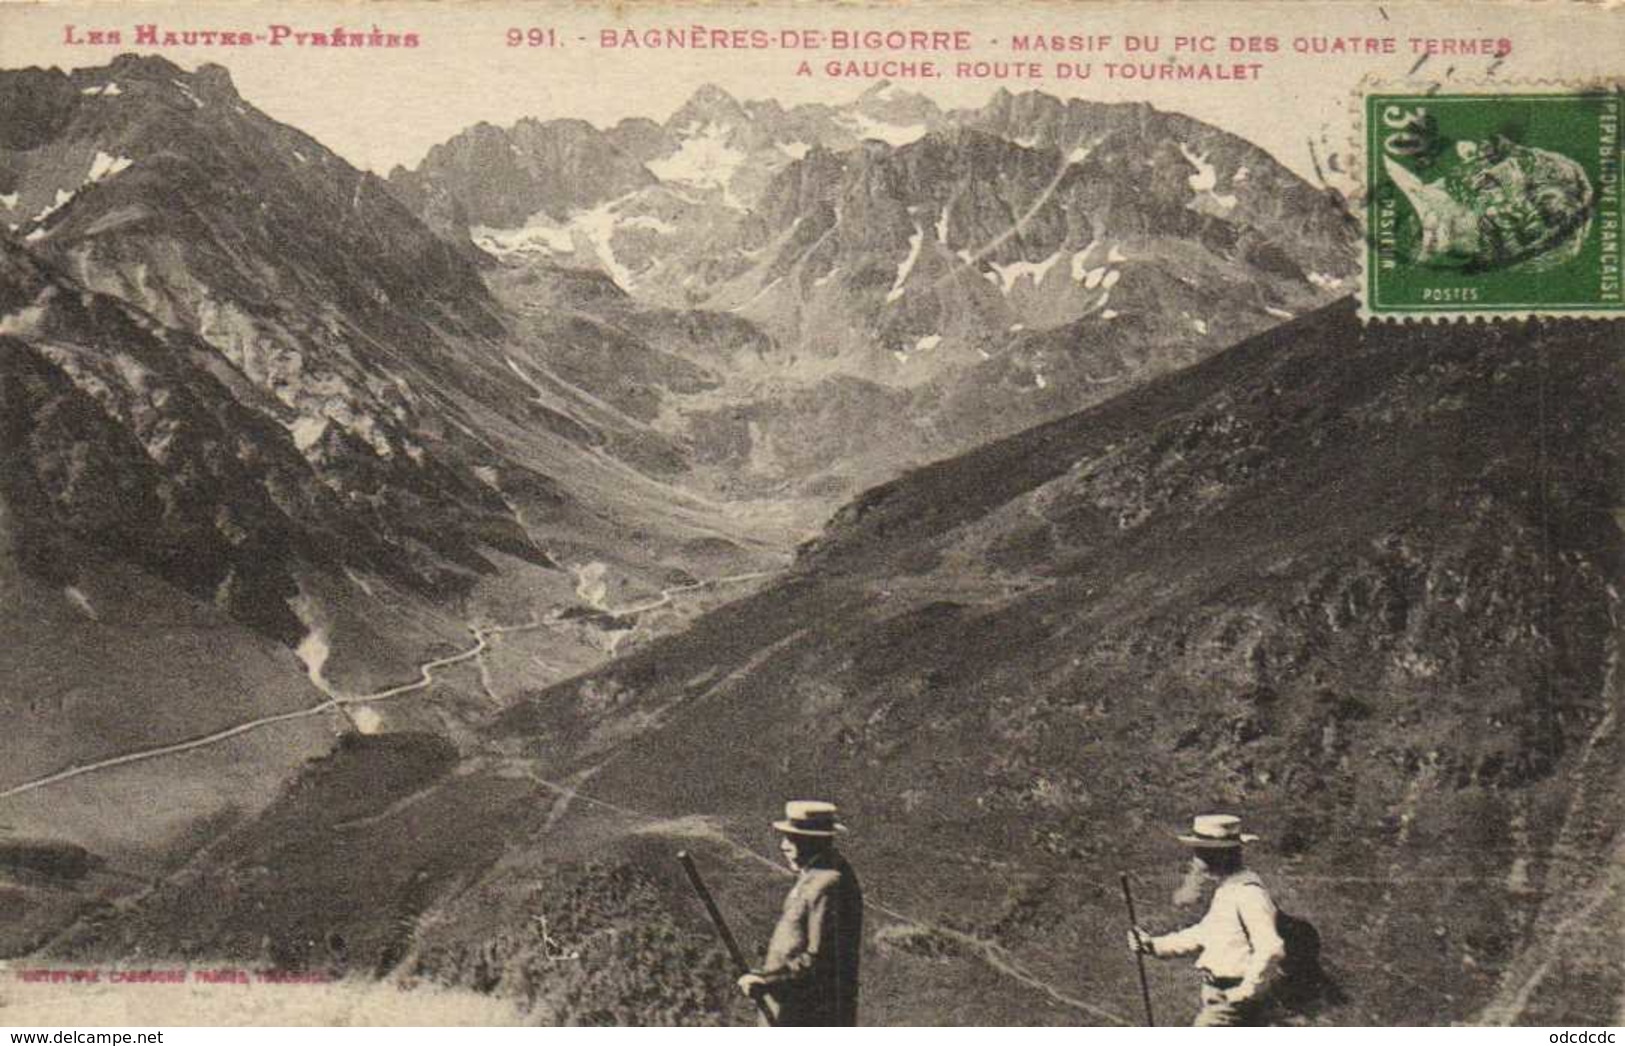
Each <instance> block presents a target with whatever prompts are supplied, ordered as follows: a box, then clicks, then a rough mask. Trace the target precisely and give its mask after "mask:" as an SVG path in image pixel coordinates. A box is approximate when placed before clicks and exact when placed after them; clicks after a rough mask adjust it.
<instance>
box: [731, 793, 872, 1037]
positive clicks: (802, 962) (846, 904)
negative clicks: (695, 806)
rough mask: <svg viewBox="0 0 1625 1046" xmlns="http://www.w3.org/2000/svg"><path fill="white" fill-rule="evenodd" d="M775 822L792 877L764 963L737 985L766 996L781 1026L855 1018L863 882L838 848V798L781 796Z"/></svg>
mask: <svg viewBox="0 0 1625 1046" xmlns="http://www.w3.org/2000/svg"><path fill="white" fill-rule="evenodd" d="M773 827H774V828H776V829H777V830H778V831H779V833H780V835H781V838H780V840H779V851H780V852H781V853H783V854H784V859H785V861H786V863H788V864H789V865H790V867H791V869H793V870H794V871H795V873H796V882H795V885H794V886H792V887H791V888H790V893H789V895H788V896H786V897H785V899H784V910H783V911H782V912H781V914H780V915H779V922H778V925H777V926H775V927H774V928H773V937H772V939H771V940H770V941H769V942H768V945H767V956H766V959H765V961H764V962H763V963H762V968H761V969H760V970H756V971H753V972H751V973H747V974H745V975H744V976H742V977H740V978H739V990H740V991H742V992H744V993H745V994H746V995H747V996H749V997H751V998H752V999H756V998H763V999H765V1000H766V1002H767V1005H768V1009H769V1011H770V1012H771V1013H773V1023H774V1024H775V1025H777V1026H779V1027H840V1026H852V1025H856V1024H857V1023H858V952H859V948H860V946H861V944H862V941H863V888H862V887H861V886H859V885H858V877H857V875H856V873H854V872H853V871H852V866H851V865H849V864H847V863H846V858H845V857H843V856H842V855H841V853H840V851H838V850H837V849H836V848H835V836H836V834H837V833H838V832H844V831H845V830H846V827H845V826H844V825H842V824H841V823H840V822H839V820H838V818H837V811H836V808H835V804H833V803H825V802H819V801H815V800H797V801H793V802H789V803H786V804H785V806H784V820H782V821H774V822H773Z"/></svg>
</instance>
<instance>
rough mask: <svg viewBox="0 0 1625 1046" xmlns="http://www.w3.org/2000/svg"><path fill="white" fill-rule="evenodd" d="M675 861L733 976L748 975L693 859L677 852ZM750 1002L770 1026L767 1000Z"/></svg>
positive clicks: (748, 970)
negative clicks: (725, 954)
mask: <svg viewBox="0 0 1625 1046" xmlns="http://www.w3.org/2000/svg"><path fill="white" fill-rule="evenodd" d="M677 860H678V861H679V862H681V863H682V866H683V871H684V872H686V873H687V874H688V884H689V885H690V886H692V887H694V893H695V894H696V895H697V896H698V897H699V899H700V903H701V904H702V905H704V906H705V914H706V915H709V916H710V917H711V925H712V926H714V927H716V931H717V936H718V937H719V938H721V940H722V947H723V948H725V949H727V951H728V958H730V959H732V960H733V964H734V976H736V977H742V976H744V975H745V974H747V973H749V972H750V965H749V964H748V963H746V962H745V953H744V952H742V951H740V950H739V942H738V941H736V940H734V935H733V933H732V932H731V931H730V930H729V929H728V923H727V921H726V920H724V919H723V918H722V910H721V909H720V908H718V907H717V902H716V900H715V899H713V898H712V896H711V891H710V890H708V889H706V888H705V880H704V879H701V878H700V870H699V869H698V868H696V867H694V858H692V857H690V856H689V855H688V851H687V850H678V851H677ZM751 1001H753V1002H755V1003H756V1009H757V1010H758V1011H759V1012H760V1013H761V1015H762V1020H764V1021H766V1022H767V1023H768V1024H769V1025H770V1026H771V1025H772V1024H773V1011H772V1010H771V1009H769V1008H768V1005H767V1000H766V999H764V998H762V997H761V996H759V995H758V996H755V997H754V998H753V999H752V1000H751Z"/></svg>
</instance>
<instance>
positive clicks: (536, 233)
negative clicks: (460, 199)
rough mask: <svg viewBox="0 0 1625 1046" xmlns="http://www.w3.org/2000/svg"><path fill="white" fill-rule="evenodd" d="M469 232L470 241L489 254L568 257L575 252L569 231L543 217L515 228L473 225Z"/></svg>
mask: <svg viewBox="0 0 1625 1046" xmlns="http://www.w3.org/2000/svg"><path fill="white" fill-rule="evenodd" d="M468 232H469V238H470V239H472V240H473V241H474V243H475V244H476V245H477V246H479V247H480V248H481V249H483V250H487V251H490V252H491V253H492V254H526V253H532V254H534V253H537V252H544V251H545V252H551V253H555V254H569V253H570V252H572V251H574V250H575V237H574V236H572V235H571V234H570V230H569V229H567V228H564V227H562V226H559V225H555V224H553V221H552V220H551V219H549V218H547V217H546V216H545V215H536V216H535V217H533V218H532V219H531V220H530V222H528V223H526V224H525V225H522V226H520V227H519V228H517V229H489V228H486V227H485V226H483V225H476V226H474V227H473V228H472V229H470V230H469V231H468Z"/></svg>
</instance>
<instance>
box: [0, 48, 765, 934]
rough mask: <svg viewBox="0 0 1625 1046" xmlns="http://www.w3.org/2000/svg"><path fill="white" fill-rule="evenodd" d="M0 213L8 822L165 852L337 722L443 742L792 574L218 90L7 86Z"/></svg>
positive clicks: (92, 82) (348, 189)
mask: <svg viewBox="0 0 1625 1046" xmlns="http://www.w3.org/2000/svg"><path fill="white" fill-rule="evenodd" d="M0 207H3V208H5V210H4V211H3V212H0V222H3V224H4V225H6V226H10V228H9V229H6V230H5V231H0V398H3V401H4V405H5V412H4V415H3V418H4V426H3V439H4V444H5V450H6V461H5V464H4V466H3V468H0V539H3V540H0V572H3V573H4V576H5V577H6V578H7V579H8V582H9V584H8V588H7V591H8V592H15V593H16V597H17V598H15V599H13V600H10V601H8V602H7V603H6V604H5V605H4V607H3V608H0V634H3V635H4V636H5V638H6V640H7V642H6V644H5V649H6V651H7V654H8V656H6V657H3V658H0V693H3V694H4V695H5V701H6V704H7V707H8V712H9V713H10V714H13V715H14V716H15V717H16V720H17V722H18V723H19V724H21V726H22V728H21V729H19V730H17V731H14V732H13V733H12V734H11V735H9V736H8V738H7V739H6V740H5V742H4V743H0V750H3V754H4V755H5V756H6V767H7V769H6V771H5V773H4V774H0V792H4V794H5V798H6V801H7V804H8V814H7V823H12V824H19V825H20V826H21V827H23V828H26V830H28V831H31V832H33V831H38V832H43V833H44V834H45V835H48V836H50V837H52V838H58V839H69V840H72V841H73V842H75V843H76V844H80V845H84V846H87V847H89V848H90V849H91V850H92V851H93V852H95V853H97V854H98V855H101V856H109V855H114V854H116V855H121V856H127V855H129V854H130V853H132V852H136V851H140V860H141V861H143V862H161V861H163V860H167V859H169V858H171V857H173V856H174V852H173V851H174V848H175V847H177V846H181V847H182V848H183V849H184V848H185V847H186V846H190V845H194V844H197V843H199V842H201V841H206V838H207V835H208V832H209V831H212V830H215V829H218V828H219V826H220V824H221V823H223V822H220V821H219V820H218V819H219V818H226V819H228V820H229V819H230V818H233V817H236V816H248V815H251V814H252V813H253V812H254V811H256V810H258V809H259V808H260V807H261V806H263V805H264V803H266V802H268V801H269V800H270V799H271V798H272V797H274V795H275V794H276V790H277V786H278V782H279V781H280V780H281V779H282V777H283V776H284V775H285V774H286V773H287V772H289V771H291V770H292V769H294V768H296V767H297V766H298V765H300V764H301V763H302V762H303V761H304V759H306V758H307V757H309V756H311V755H314V754H317V753H319V752H321V751H323V750H324V749H325V748H326V747H327V746H328V745H330V744H331V743H332V739H333V736H334V734H335V733H336V732H337V731H340V730H344V729H350V730H354V729H368V730H380V729H401V728H407V727H419V728H424V729H430V730H434V731H438V732H443V733H445V734H447V735H450V736H457V737H462V736H465V735H466V733H467V731H468V730H469V725H468V724H469V723H470V722H472V721H474V720H477V719H478V718H480V717H483V716H485V715H488V714H489V712H490V710H491V708H492V707H493V705H496V704H500V702H501V701H502V700H504V694H505V693H507V692H509V691H506V690H505V687H506V686H507V685H508V684H509V682H510V679H511V677H515V676H518V675H519V674H520V666H523V668H524V671H525V673H526V675H525V678H531V679H534V678H536V674H537V673H541V674H542V675H544V676H548V677H552V678H562V677H564V676H567V675H569V674H572V673H573V672H575V671H579V670H581V669H582V668H584V667H587V666H589V665H592V664H596V663H598V662H600V661H602V660H603V659H605V658H607V657H608V656H611V655H612V654H613V652H614V651H615V650H616V649H617V648H618V647H620V646H622V645H628V644H630V643H631V642H636V641H641V639H642V638H644V637H645V636H646V635H647V633H648V631H649V630H650V628H651V626H652V627H664V626H665V625H667V624H670V623H672V622H675V621H677V620H680V619H681V617H682V615H683V614H685V613H691V612H693V610H694V608H695V606H697V605H703V604H704V603H706V602H708V601H712V600H715V599H719V598H725V593H726V592H727V591H728V590H727V589H726V588H725V587H724V585H725V584H731V583H736V582H738V581H739V580H740V576H741V575H743V576H745V577H746V578H748V577H751V576H754V575H755V574H756V573H757V572H759V571H761V570H762V569H764V568H766V567H768V566H770V565H772V564H774V563H777V562H782V560H783V558H784V551H785V549H786V548H787V546H788V542H789V540H790V538H789V537H788V532H787V531H786V530H785V528H784V527H783V525H782V521H779V520H776V519H774V518H772V517H771V514H770V513H764V514H763V515H762V517H761V518H755V517H752V516H751V515H750V513H748V512H743V513H740V514H739V516H738V518H732V517H730V515H729V506H725V505H720V504H715V503H711V502H707V501H704V500H701V499H698V498H696V497H694V496H693V495H692V494H691V493H690V492H688V491H686V490H685V489H683V484H682V479H683V473H684V470H685V469H686V468H687V467H688V464H687V458H686V456H685V455H686V451H685V448H683V447H682V446H680V445H678V444H677V443H675V442H673V441H672V440H671V439H669V438H668V437H666V436H665V435H663V434H661V433H659V432H656V431H655V430H654V429H652V428H651V427H649V426H647V425H639V424H636V423H635V422H634V421H633V420H629V419H628V418H627V416H626V415H625V414H624V413H623V412H622V411H620V410H618V409H616V407H615V406H614V405H613V404H610V403H608V402H607V401H606V400H605V399H604V398H601V397H599V396H597V395H594V394H593V393H592V392H591V391H588V390H582V389H580V388H577V387H575V386H573V385H571V384H569V383H568V382H559V381H555V380H554V377H553V375H554V374H555V372H556V371H555V368H556V370H557V371H568V369H569V364H570V363H571V360H572V357H571V356H570V355H569V352H568V349H569V346H568V345H558V346H553V345H549V344H547V343H545V342H543V341H540V340H536V339H526V338H522V337H519V336H517V335H516V334H515V333H514V331H513V330H512V329H511V328H512V326H513V324H514V320H515V318H514V317H513V316H511V315H510V314H508V313H507V312H505V311H504V310H503V308H502V307H501V306H499V305H498V303H496V302H495V301H494V300H493V299H492V298H491V296H490V295H489V293H488V292H487V290H486V288H485V285H484V281H483V278H482V276H481V274H480V272H479V271H478V269H477V268H476V267H475V265H474V264H472V262H471V261H470V260H469V259H468V258H466V257H464V256H462V255H461V254H459V252H458V251H456V250H455V249H453V248H451V247H448V246H447V245H446V244H445V243H444V242H443V241H441V240H440V239H439V238H437V237H436V236H435V235H434V234H433V233H432V232H431V231H430V230H429V229H428V228H426V227H425V226H424V224H423V223H422V222H420V221H419V220H418V219H417V218H415V217H414V216H413V215H412V214H411V213H410V212H409V211H408V210H406V208H404V207H403V206H402V205H401V204H400V203H398V202H397V201H396V200H395V199H394V198H393V197H392V196H391V195H389V194H388V193H387V192H385V191H383V189H382V183H381V182H380V181H379V180H378V179H376V178H374V177H372V176H371V175H364V174H362V173H361V172H359V171H357V170H355V169H354V168H352V167H350V166H349V165H348V164H346V163H344V162H343V161H342V160H340V159H339V158H338V157H337V156H336V155H334V154H333V153H331V152H330V151H328V150H327V149H325V148H323V147H322V146H321V145H320V144H318V143H316V142H314V141H313V140H311V139H310V138H309V137H308V136H305V135H303V134H301V133H300V132H298V131H296V130H294V129H293V128H290V127H287V126H284V125H281V124H278V123H276V122H275V121H273V120H270V119H269V118H268V117H266V116H265V115H264V114H262V113H260V112H258V111H257V110H255V109H254V108H253V107H252V106H250V105H249V104H248V103H246V102H245V101H244V100H243V99H241V98H240V97H239V96H238V95H237V94H236V91H235V89H234V88H233V87H232V84H231V81H230V79H229V77H228V76H227V75H226V73H225V71H224V70H222V69H220V68H219V67H216V66H205V67H203V68H201V69H199V70H198V71H197V72H194V73H187V72H183V71H182V70H180V69H179V68H178V67H176V66H174V65H173V64H171V63H169V62H167V61H165V60H163V59H161V58H137V57H134V56H125V57H123V58H119V59H117V60H115V61H114V62H112V63H111V64H110V65H108V66H106V67H102V68H96V69H81V70H76V71H75V72H73V73H71V74H67V73H62V72H60V71H55V70H51V71H41V70H21V71H9V72H0ZM639 354H646V355H647V359H646V360H645V361H644V369H643V372H646V373H652V372H653V371H654V370H655V369H657V368H658V367H660V366H662V365H664V364H667V363H670V364H671V365H673V366H676V367H679V368H680V369H681V372H682V377H683V379H684V380H685V381H687V382H688V383H689V384H690V385H693V386H695V387H701V386H703V385H705V384H706V383H707V382H710V381H713V380H714V379H712V378H710V377H709V376H708V374H707V373H706V372H705V371H704V370H703V369H702V368H699V367H697V366H695V365H693V364H689V363H687V362H685V361H668V360H667V359H666V357H664V356H663V355H661V354H660V353H659V352H658V351H657V350H655V349H652V348H647V347H645V346H644V345H643V344H642V343H641V342H637V341H631V342H629V343H628V344H627V345H626V346H624V347H622V349H621V352H620V360H621V364H622V366H625V367H628V368H629V369H630V370H631V371H632V372H633V373H638V371H637V369H636V367H635V366H634V364H635V363H636V362H637V360H638V358H639ZM606 395H607V393H606ZM713 582H715V584H713ZM679 595H680V596H681V597H682V598H681V600H678V598H677V597H678V596H679ZM678 602H680V603H681V604H682V605H681V606H674V605H673V604H674V603H678ZM458 666H466V667H462V668H459V667H458ZM436 673H439V674H440V675H449V676H451V677H452V678H451V679H449V680H447V679H441V678H438V677H436V676H435V674H436ZM379 693H383V694H385V695H386V697H385V699H384V700H383V701H382V702H381V703H379V704H378V705H377V706H376V707H375V706H374V705H373V704H372V703H370V702H366V701H363V700H362V699H363V698H367V697H369V696H370V695H376V694H379ZM336 702H342V703H336ZM238 728H242V729H243V732H242V733H241V734H237V733H230V734H229V736H223V737H218V738H215V740H213V741H209V743H208V744H207V745H206V746H204V747H201V748H198V749H196V750H194V749H191V748H187V749H186V750H185V751H184V752H183V753H172V754H171V755H170V756H165V757H164V758H162V759H155V760H154V761H152V762H150V763H149V762H144V761H142V760H140V759H135V760H134V761H133V762H118V763H116V764H115V765H113V766H104V765H103V764H104V763H105V761H107V760H130V759H132V758H133V757H137V756H141V755H142V754H143V753H150V752H151V751H153V750H154V749H160V748H167V747H171V746H176V745H184V744H189V743H191V742H193V741H199V740H206V739H209V738H214V737H215V735H217V734H220V733H222V732H229V731H233V730H237V729H238ZM88 768H96V770H95V773H98V774H99V773H102V772H103V771H104V770H105V771H106V777H105V778H92V777H88V776H86V777H83V778H81V776H80V773H81V771H83V772H85V773H89V772H90V771H89V769H88ZM59 774H66V775H67V777H66V778H63V780H62V782H61V783H60V784H57V783H53V784H51V785H50V787H49V789H48V790H46V791H39V792H36V791H33V790H29V791H24V792H17V791H14V790H15V789H19V788H24V789H31V787H32V785H33V784H34V783H37V782H39V781H40V780H41V779H46V778H53V777H54V775H59ZM93 780H105V781H106V785H105V787H106V788H108V789H110V790H111V791H112V793H113V794H116V793H117V791H118V789H119V788H121V787H134V784H133V782H139V786H140V787H141V788H142V789H144V790H146V791H147V792H150V793H151V794H154V795H157V794H163V795H166V796H171V798H170V799H168V800H167V801H166V802H164V803H161V804H160V803H153V804H147V805H144V806H138V807H136V808H135V809H132V810H130V811H129V812H128V813H127V814H126V815H125V816H124V817H122V818H114V817H111V816H110V815H109V813H108V810H109V806H108V804H107V803H106V801H105V796H103V797H102V799H101V801H98V799H97V795H96V789H95V787H94V786H93V784H92V782H93ZM216 784H218V785H219V787H215V785H216ZM53 810H54V811H55V812H54V813H53ZM115 822H116V823H115ZM211 825H212V826H213V828H211ZM191 833H202V834H201V835H199V837H198V838H196V839H194V838H192V835H191ZM0 856H3V855H0ZM3 863H4V862H3V860H0V864H3ZM143 870H144V869H143ZM59 900H61V898H60V897H58V898H57V899H56V900H53V901H51V904H52V905H56V904H57V902H58V901H59ZM23 921H24V922H26V921H27V920H23ZM30 932H32V931H30ZM25 936H26V934H25ZM8 947H9V945H8Z"/></svg>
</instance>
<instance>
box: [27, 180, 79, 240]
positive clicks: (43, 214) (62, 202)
mask: <svg viewBox="0 0 1625 1046" xmlns="http://www.w3.org/2000/svg"><path fill="white" fill-rule="evenodd" d="M75 191H77V190H73V191H70V190H68V189H58V190H57V191H56V202H55V203H52V204H47V205H46V206H45V207H44V208H43V209H41V211H40V212H39V213H38V214H36V215H34V220H35V221H37V222H42V221H44V220H45V219H47V218H49V217H50V216H51V215H53V214H55V213H56V212H57V211H60V210H61V209H62V208H63V207H65V206H66V205H67V203H68V201H69V200H71V199H73V197H74V192H75ZM34 231H35V232H39V231H40V230H38V229H36V230H34Z"/></svg>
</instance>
